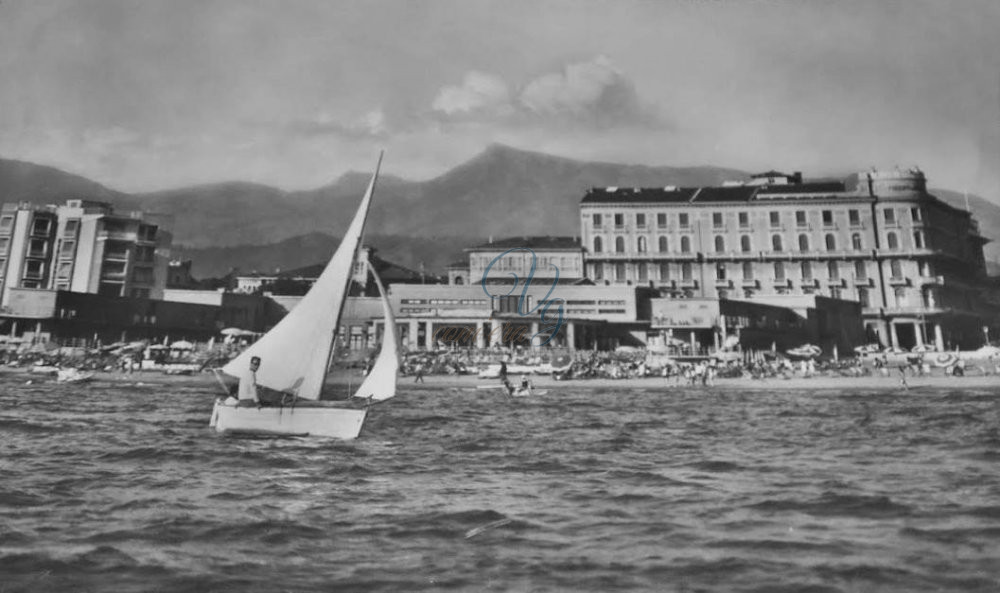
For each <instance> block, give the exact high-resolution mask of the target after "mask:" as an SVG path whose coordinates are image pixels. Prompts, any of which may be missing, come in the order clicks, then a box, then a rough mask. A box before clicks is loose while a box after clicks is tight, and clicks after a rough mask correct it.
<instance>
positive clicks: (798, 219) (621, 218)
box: [591, 207, 924, 228]
mask: <svg viewBox="0 0 1000 593" xmlns="http://www.w3.org/2000/svg"><path fill="white" fill-rule="evenodd" d="M896 210H897V209H896V208H883V209H882V218H883V220H884V221H885V223H886V224H896V222H897V220H898V219H897V217H896ZM725 215H726V213H725V212H713V213H712V226H714V227H716V228H720V227H723V226H725V224H726V223H725V219H726V216H725ZM591 216H592V218H591V220H592V221H593V224H594V228H601V227H602V226H604V215H603V214H601V213H594V214H592V215H591ZM611 217H612V219H613V220H614V224H615V226H616V227H623V226H625V213H623V212H616V213H615V214H612V215H611ZM781 218H782V217H781V212H779V211H776V210H772V211H770V212H768V220H769V221H770V223H771V226H780V225H781ZM820 219H821V220H822V222H823V225H824V226H833V225H834V224H835V223H834V212H833V210H821V211H820ZM736 220H737V222H738V224H739V225H740V226H741V227H749V226H750V213H749V212H737V213H736ZM910 220H911V221H912V222H915V223H920V222H923V220H924V215H923V210H922V209H920V208H916V207H915V208H910ZM646 221H647V216H646V213H645V212H637V213H636V214H635V226H637V227H645V226H646ZM847 222H848V223H849V224H850V225H851V226H860V225H861V210H856V209H852V210H848V211H847ZM795 224H796V225H797V226H807V225H808V224H809V212H808V211H806V210H796V211H795ZM677 225H678V226H680V227H687V226H690V225H691V215H690V213H688V212H679V213H678V214H677ZM656 226H658V227H665V226H667V213H666V212H657V213H656Z"/></svg>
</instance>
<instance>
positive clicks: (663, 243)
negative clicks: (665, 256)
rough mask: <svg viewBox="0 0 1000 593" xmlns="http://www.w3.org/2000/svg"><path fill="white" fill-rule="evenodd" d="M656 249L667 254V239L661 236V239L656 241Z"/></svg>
mask: <svg viewBox="0 0 1000 593" xmlns="http://www.w3.org/2000/svg"><path fill="white" fill-rule="evenodd" d="M656 248H657V249H659V250H660V253H666V252H667V238H666V237H663V236H661V237H660V238H659V239H657V240H656Z"/></svg>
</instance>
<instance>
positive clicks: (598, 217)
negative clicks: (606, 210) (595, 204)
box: [594, 214, 603, 229]
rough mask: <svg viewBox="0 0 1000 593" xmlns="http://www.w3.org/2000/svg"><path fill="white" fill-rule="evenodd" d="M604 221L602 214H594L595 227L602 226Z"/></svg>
mask: <svg viewBox="0 0 1000 593" xmlns="http://www.w3.org/2000/svg"><path fill="white" fill-rule="evenodd" d="M602 222H603V221H602V220H601V215H600V214H594V228H595V229H599V228H601V223H602Z"/></svg>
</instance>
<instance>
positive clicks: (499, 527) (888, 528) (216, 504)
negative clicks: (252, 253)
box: [0, 375, 1000, 593]
mask: <svg viewBox="0 0 1000 593" xmlns="http://www.w3.org/2000/svg"><path fill="white" fill-rule="evenodd" d="M429 381H431V382H430V383H428V384H427V385H420V386H415V387H414V386H411V385H409V384H404V386H403V389H402V391H401V393H400V395H399V396H398V397H397V398H395V399H394V400H391V401H389V402H387V403H385V404H382V405H379V406H376V407H375V409H374V410H373V412H372V414H371V418H370V421H369V423H368V425H367V426H366V428H365V432H364V434H363V436H362V438H361V439H359V440H357V441H355V442H352V443H343V442H335V441H328V440H316V439H301V438H239V437H232V436H219V435H217V434H215V433H214V432H213V431H212V430H211V429H209V427H208V421H209V414H210V410H211V406H212V399H213V397H214V392H213V386H212V382H211V379H209V378H205V377H196V378H188V379H183V380H166V379H163V378H159V379H152V378H146V379H144V378H143V377H141V376H132V377H122V378H116V379H114V380H104V381H97V382H95V383H91V384H88V385H77V386H72V385H58V384H55V383H46V382H39V381H38V380H37V379H36V380H34V381H32V383H31V384H27V377H26V376H24V375H19V376H8V377H5V378H2V379H0V393H2V395H0V443H2V458H0V471H2V474H0V476H2V477H0V590H2V591H4V592H10V591H45V592H54V591H233V592H237V591H238V592H241V593H242V592H256V591H260V592H273V591H334V590H337V591H341V590H345V591H439V590H454V591H594V592H605V591H727V592H728V591H761V592H764V591H767V592H772V591H816V592H819V591H830V592H836V591H845V592H846V591H865V592H869V591H901V592H902V591H906V592H914V591H983V592H987V591H989V592H994V591H997V590H1000V397H998V395H997V392H996V390H986V389H978V390H975V389H973V390H962V389H958V388H956V389H953V390H924V389H911V390H909V391H903V390H880V391H864V390H851V391H847V390H815V391H794V390H771V391H769V390H767V389H766V388H763V389H761V388H757V389H753V390H746V391H743V390H736V389H732V388H729V389H722V388H711V387H709V388H678V387H669V388H668V387H666V386H664V387H663V388H641V389H634V388H629V385H628V383H627V382H622V383H621V384H620V386H619V385H615V386H614V387H612V388H595V387H591V386H588V384H587V383H585V382H566V383H563V384H559V385H558V386H557V387H556V388H555V389H553V390H551V391H550V392H549V393H548V394H547V395H546V396H545V397H542V398H538V399H535V400H528V401H525V400H523V399H519V400H510V399H507V398H505V397H504V396H503V395H502V393H501V392H499V391H492V392H491V391H480V390H475V389H474V388H472V389H468V388H460V387H454V386H435V385H434V384H433V379H430V380H429ZM956 386H960V384H956Z"/></svg>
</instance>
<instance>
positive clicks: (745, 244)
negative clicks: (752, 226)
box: [740, 235, 750, 253]
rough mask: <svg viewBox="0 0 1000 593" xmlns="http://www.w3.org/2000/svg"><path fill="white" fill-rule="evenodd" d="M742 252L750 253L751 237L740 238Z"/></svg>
mask: <svg viewBox="0 0 1000 593" xmlns="http://www.w3.org/2000/svg"><path fill="white" fill-rule="evenodd" d="M740 250H741V251H743V253H746V252H748V251H750V235H743V236H742V237H740Z"/></svg>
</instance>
